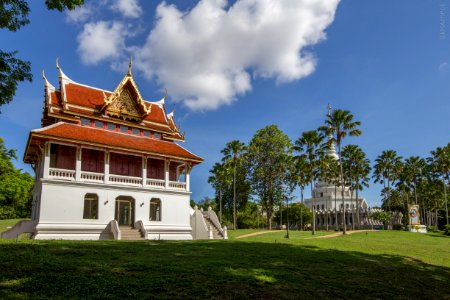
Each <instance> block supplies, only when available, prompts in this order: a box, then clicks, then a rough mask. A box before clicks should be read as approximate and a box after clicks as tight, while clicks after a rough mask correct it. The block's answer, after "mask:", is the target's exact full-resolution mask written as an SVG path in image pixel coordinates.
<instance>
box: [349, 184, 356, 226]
mask: <svg viewBox="0 0 450 300" xmlns="http://www.w3.org/2000/svg"><path fill="white" fill-rule="evenodd" d="M349 191H350V209H351V210H352V214H351V215H352V230H355V210H354V209H353V190H351V189H349Z"/></svg>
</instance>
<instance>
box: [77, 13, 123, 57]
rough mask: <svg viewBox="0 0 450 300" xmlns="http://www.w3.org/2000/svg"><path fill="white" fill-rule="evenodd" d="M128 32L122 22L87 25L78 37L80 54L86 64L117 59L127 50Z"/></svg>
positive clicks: (102, 22)
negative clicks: (126, 39)
mask: <svg viewBox="0 0 450 300" xmlns="http://www.w3.org/2000/svg"><path fill="white" fill-rule="evenodd" d="M126 36H127V30H126V28H125V27H124V25H123V24H122V23H121V22H107V21H99V22H92V23H87V24H85V25H84V27H83V31H82V32H81V33H80V34H79V35H78V37H77V39H78V53H79V54H80V56H81V60H82V62H83V63H85V64H88V65H89V64H97V63H98V62H100V61H102V60H105V59H115V58H118V57H119V56H120V53H122V52H123V51H124V49H125V38H126Z"/></svg>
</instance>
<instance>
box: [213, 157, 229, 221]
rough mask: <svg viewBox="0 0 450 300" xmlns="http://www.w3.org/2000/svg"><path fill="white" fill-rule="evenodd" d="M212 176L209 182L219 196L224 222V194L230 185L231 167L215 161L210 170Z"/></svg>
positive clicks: (220, 218) (220, 216)
mask: <svg viewBox="0 0 450 300" xmlns="http://www.w3.org/2000/svg"><path fill="white" fill-rule="evenodd" d="M209 172H210V173H211V176H210V177H209V178H208V183H209V184H211V185H212V186H213V187H214V188H215V189H216V193H217V194H218V196H219V220H220V223H221V224H222V215H223V210H222V208H223V206H222V196H223V192H224V191H225V189H226V188H227V186H229V184H230V183H229V178H230V176H229V169H228V168H227V166H226V165H225V164H221V163H215V164H214V166H213V167H212V169H211V170H209Z"/></svg>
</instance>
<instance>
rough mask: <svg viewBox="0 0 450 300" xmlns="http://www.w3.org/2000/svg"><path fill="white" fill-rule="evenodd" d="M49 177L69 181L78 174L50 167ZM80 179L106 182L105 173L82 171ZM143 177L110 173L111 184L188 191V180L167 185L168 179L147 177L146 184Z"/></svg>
mask: <svg viewBox="0 0 450 300" xmlns="http://www.w3.org/2000/svg"><path fill="white" fill-rule="evenodd" d="M48 177H49V178H52V179H58V180H68V181H76V180H77V178H78V177H77V175H76V171H75V170H65V169H56V168H50V169H49V176H48ZM79 180H80V181H81V182H92V183H101V184H103V183H105V174H104V173H95V172H86V171H81V172H80V176H79ZM142 180H143V178H141V177H132V176H122V175H114V174H110V175H109V176H108V183H109V184H118V185H127V186H140V187H147V188H153V189H161V190H165V189H166V187H167V189H168V190H177V191H186V190H187V187H186V182H180V181H168V182H167V185H166V181H165V180H163V179H153V178H147V179H146V180H145V184H144V185H143V184H142V182H143V181H142Z"/></svg>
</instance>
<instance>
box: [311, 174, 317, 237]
mask: <svg viewBox="0 0 450 300" xmlns="http://www.w3.org/2000/svg"><path fill="white" fill-rule="evenodd" d="M311 200H312V201H311V203H312V214H313V219H312V232H311V233H312V235H315V234H316V208H315V205H316V201H315V198H314V195H313V180H312V172H311Z"/></svg>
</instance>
